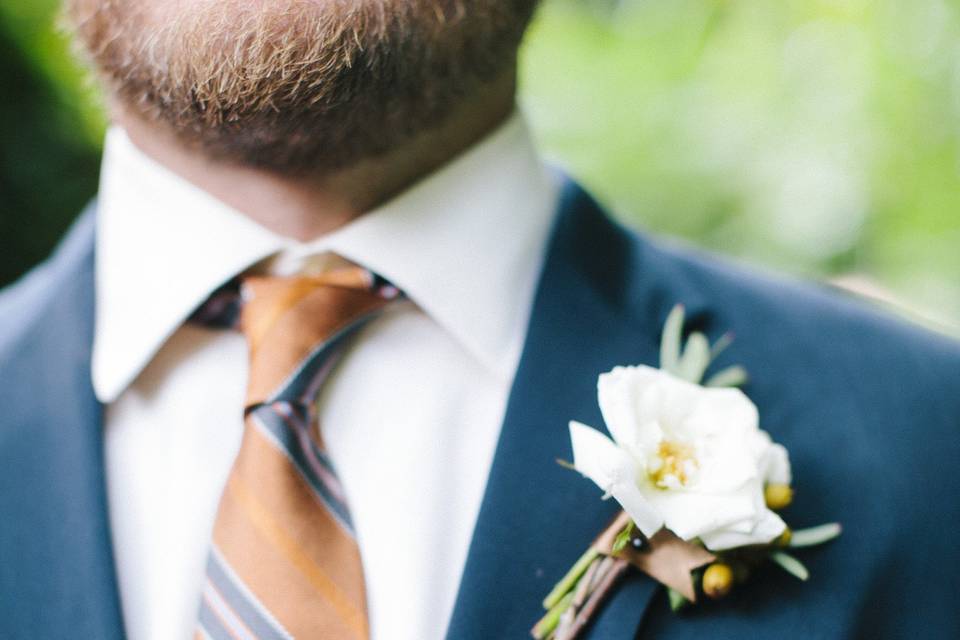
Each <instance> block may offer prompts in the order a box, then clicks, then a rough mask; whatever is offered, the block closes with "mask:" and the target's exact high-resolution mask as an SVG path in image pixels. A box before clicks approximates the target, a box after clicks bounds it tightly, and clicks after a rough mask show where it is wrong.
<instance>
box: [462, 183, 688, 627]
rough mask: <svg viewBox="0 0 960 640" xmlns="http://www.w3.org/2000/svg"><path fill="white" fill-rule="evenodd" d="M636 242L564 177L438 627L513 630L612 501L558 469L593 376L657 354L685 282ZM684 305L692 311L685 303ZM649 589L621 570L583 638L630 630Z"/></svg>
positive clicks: (533, 611)
mask: <svg viewBox="0 0 960 640" xmlns="http://www.w3.org/2000/svg"><path fill="white" fill-rule="evenodd" d="M645 253H646V247H645V245H643V244H642V243H640V242H639V241H637V239H636V238H635V237H634V236H632V235H630V234H628V233H626V232H624V231H623V230H622V229H621V228H619V227H617V226H616V225H615V224H613V223H612V222H610V221H609V220H608V219H607V218H606V217H605V215H604V214H603V213H602V212H601V211H600V209H599V208H598V207H597V205H596V204H595V203H594V202H592V201H591V200H590V199H589V197H588V196H586V194H584V193H583V192H582V191H581V190H580V189H579V188H578V187H576V186H575V185H573V184H568V185H567V187H566V188H565V190H564V194H563V196H562V199H561V206H560V212H559V215H558V219H557V223H556V227H555V229H554V231H553V237H552V239H551V242H550V247H549V249H548V253H547V259H546V263H545V266H544V271H543V274H542V276H541V282H540V284H539V287H538V292H537V295H536V299H535V302H534V307H533V313H532V317H531V323H530V327H529V330H528V335H527V341H526V345H525V348H524V354H523V356H522V358H521V362H520V365H519V368H518V371H517V375H516V378H515V381H514V385H513V389H512V391H511V395H510V400H509V403H508V407H507V413H506V416H505V420H504V424H503V429H502V432H501V436H500V441H499V444H498V448H497V452H496V455H495V458H494V462H493V466H492V469H491V474H490V478H489V481H488V485H487V489H486V494H485V497H484V500H483V504H482V507H481V510H480V515H479V518H478V521H477V525H476V529H475V532H474V538H473V542H472V545H471V549H470V553H469V555H468V560H467V563H466V567H465V569H464V575H463V579H462V582H461V586H460V592H459V595H458V599H457V603H456V606H455V609H454V614H453V617H452V619H451V623H450V627H449V630H448V634H447V637H448V638H451V639H458V640H459V639H463V638H520V637H525V636H526V635H527V634H528V631H529V629H530V627H531V626H532V625H533V623H534V622H536V620H537V618H538V617H539V616H540V615H541V613H542V608H541V604H540V603H541V600H542V598H543V597H544V596H545V595H546V594H547V592H548V591H549V589H550V588H551V587H552V586H553V584H554V583H555V582H556V581H557V580H559V579H560V577H561V576H562V575H563V574H564V572H565V571H566V570H567V569H568V568H569V566H570V565H571V564H572V563H573V562H574V561H575V560H576V559H577V558H578V557H579V555H580V554H581V553H582V552H583V550H584V549H585V548H586V546H587V545H588V544H589V543H590V542H591V541H592V539H593V538H594V537H595V536H596V534H597V533H599V531H600V529H601V528H602V527H603V526H604V525H605V524H607V522H608V521H609V519H610V518H611V517H613V515H614V514H615V512H616V511H617V505H616V504H615V503H614V502H613V501H606V502H605V501H602V500H601V499H600V497H601V495H600V491H599V490H598V489H597V487H596V486H594V485H593V484H592V483H591V482H589V481H587V480H585V479H583V478H581V477H580V476H579V475H577V474H576V473H573V472H571V471H568V470H566V469H563V468H562V467H560V466H559V465H558V464H557V463H556V462H555V461H556V459H557V458H561V459H566V460H569V459H570V458H571V451H570V446H569V437H568V435H567V423H568V421H569V420H571V419H576V420H580V421H583V422H585V423H587V424H591V425H594V426H597V427H602V426H603V422H602V419H601V416H600V411H599V407H598V406H597V398H596V380H597V375H598V374H600V373H601V372H603V371H607V370H609V369H611V368H612V367H613V366H615V365H618V364H631V363H647V364H653V365H655V364H656V363H657V359H658V344H659V333H660V323H661V322H662V320H663V318H664V317H665V316H666V313H667V312H668V311H669V308H670V306H672V304H674V302H677V301H683V302H687V303H688V308H689V307H690V306H691V305H692V306H694V307H697V306H698V305H699V301H698V300H697V299H696V296H695V295H694V294H693V293H692V292H690V291H688V292H686V295H685V299H684V297H681V298H680V299H679V300H678V299H674V298H671V297H670V296H671V295H673V294H674V293H676V295H679V296H684V292H682V291H678V292H669V295H668V293H667V292H665V291H664V290H663V289H662V287H659V285H658V284H657V283H658V282H659V280H660V279H659V278H656V277H655V276H654V274H652V273H651V274H649V275H647V274H644V271H645V270H647V271H652V270H653V269H654V268H655V266H656V265H653V264H651V263H650V260H649V259H648V258H647V257H646V256H645V255H644V254H645ZM693 313H694V315H696V314H698V313H699V311H698V310H697V309H696V308H695V309H693ZM654 591H655V585H654V584H653V582H652V581H651V580H649V579H647V578H646V577H644V576H632V577H631V578H630V580H629V581H628V582H627V584H625V585H623V588H621V589H620V590H619V591H618V592H617V594H616V595H615V596H614V597H613V598H612V599H611V601H610V602H609V603H608V605H607V606H606V607H605V609H604V612H603V614H602V615H601V616H600V618H599V619H598V620H597V622H596V624H595V625H594V628H593V632H594V635H593V637H597V638H600V637H603V638H608V637H609V638H620V637H623V638H626V637H633V635H634V634H635V632H636V629H637V625H638V623H639V621H640V619H641V616H642V614H643V611H644V609H645V607H646V605H647V603H648V602H649V600H650V598H651V597H652V595H653V593H654Z"/></svg>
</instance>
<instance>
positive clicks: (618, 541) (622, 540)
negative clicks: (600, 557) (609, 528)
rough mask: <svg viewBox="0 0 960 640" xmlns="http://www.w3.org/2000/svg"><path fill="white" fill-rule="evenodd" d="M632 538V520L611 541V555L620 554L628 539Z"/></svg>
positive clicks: (628, 541)
mask: <svg viewBox="0 0 960 640" xmlns="http://www.w3.org/2000/svg"><path fill="white" fill-rule="evenodd" d="M632 536H633V520H631V521H630V522H628V523H627V526H625V527H624V528H623V530H622V531H621V532H620V533H618V534H617V537H616V538H614V539H613V545H611V547H610V550H611V551H613V553H620V552H621V551H623V548H624V547H626V546H627V545H628V544H629V543H630V538H631V537H632Z"/></svg>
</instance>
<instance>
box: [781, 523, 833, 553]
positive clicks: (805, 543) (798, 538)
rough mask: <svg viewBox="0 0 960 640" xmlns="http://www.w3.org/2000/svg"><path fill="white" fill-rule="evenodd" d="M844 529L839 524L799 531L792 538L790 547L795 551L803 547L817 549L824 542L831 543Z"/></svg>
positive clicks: (823, 525)
mask: <svg viewBox="0 0 960 640" xmlns="http://www.w3.org/2000/svg"><path fill="white" fill-rule="evenodd" d="M841 531H843V527H841V526H840V523H839V522H831V523H829V524H822V525H820V526H819V527H810V528H809V529H799V530H797V531H794V532H793V533H792V534H791V536H790V546H791V547H792V548H795V549H799V548H802V547H815V546H817V545H818V544H823V543H824V542H830V541H831V540H833V539H834V538H836V537H837V536H839V535H840V532H841Z"/></svg>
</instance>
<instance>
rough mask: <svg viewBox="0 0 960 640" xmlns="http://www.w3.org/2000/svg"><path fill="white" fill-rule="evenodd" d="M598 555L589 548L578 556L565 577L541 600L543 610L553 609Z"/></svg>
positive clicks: (597, 552) (594, 550) (598, 553)
mask: <svg viewBox="0 0 960 640" xmlns="http://www.w3.org/2000/svg"><path fill="white" fill-rule="evenodd" d="M598 555H600V552H599V551H597V550H596V549H594V548H593V547H590V548H589V549H587V550H586V552H585V553H584V554H583V555H582V556H580V559H579V560H577V562H576V564H574V565H573V567H571V568H570V571H568V572H567V575H565V576H563V578H562V579H561V580H560V582H558V583H557V584H556V585H555V586H554V587H553V589H552V590H551V591H550V593H549V594H548V595H547V597H546V598H544V599H543V608H544V609H547V610H549V609H553V608H554V607H555V606H556V605H557V603H559V602H560V601H561V600H562V599H563V597H564V596H565V595H567V593H569V592H570V590H571V589H573V587H574V586H575V585H576V584H577V580H578V579H579V578H580V576H581V575H583V572H584V571H586V570H587V567H589V566H590V563H591V562H593V560H594V558H596V557H597V556H598Z"/></svg>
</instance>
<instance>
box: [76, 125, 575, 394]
mask: <svg viewBox="0 0 960 640" xmlns="http://www.w3.org/2000/svg"><path fill="white" fill-rule="evenodd" d="M557 198H558V184H557V181H556V179H555V178H554V176H553V175H551V174H550V172H549V171H548V170H547V169H546V168H545V167H544V165H543V164H542V162H541V161H540V159H539V157H538V155H537V153H536V151H535V149H534V146H533V143H532V140H531V136H530V133H529V130H528V128H527V125H526V122H525V120H524V118H523V116H522V115H520V114H519V113H517V114H515V115H513V116H512V117H511V118H510V119H509V120H507V121H506V122H505V123H504V124H503V125H501V126H500V127H499V128H498V129H497V130H496V131H494V132H493V133H491V134H490V135H489V136H488V137H487V138H485V139H484V140H482V141H481V142H480V143H479V144H477V145H475V146H474V147H472V148H470V149H469V150H468V151H467V152H465V153H463V154H462V155H460V156H459V157H457V158H455V159H454V160H453V161H451V162H450V163H448V164H446V165H445V166H443V167H442V168H440V169H439V170H437V171H436V172H434V173H433V174H431V175H429V176H428V177H426V178H424V179H423V180H421V181H420V182H418V183H417V184H415V185H414V186H412V187H411V188H409V189H408V190H406V191H405V192H403V193H402V194H400V195H399V196H397V197H395V198H394V199H392V200H391V201H389V202H387V203H386V204H384V205H382V206H380V207H378V208H376V209H374V210H372V211H370V212H368V213H367V214H365V215H363V216H361V217H360V218H357V219H356V220H354V221H353V222H351V223H349V224H347V225H345V226H343V227H341V228H340V229H338V230H336V231H334V232H332V233H330V234H327V235H325V236H323V237H321V238H318V239H317V240H314V241H311V242H306V243H298V242H296V241H293V240H291V239H288V238H284V237H282V236H279V235H277V234H274V233H272V232H270V231H269V230H267V229H265V228H263V227H261V226H259V225H258V224H256V223H254V222H253V221H251V220H250V219H249V218H247V217H245V216H243V215H242V214H240V213H238V212H236V211H234V210H233V209H231V208H230V207H228V206H227V205H225V204H223V203H221V202H220V201H218V200H216V199H214V198H213V197H211V196H210V195H208V194H207V193H205V192H204V191H202V190H200V189H199V188H197V187H195V186H194V185H192V184H191V183H189V182H187V181H186V180H184V179H182V178H181V177H179V176H177V175H176V174H174V173H172V172H170V171H169V170H167V169H165V168H164V167H163V166H161V165H159V164H158V163H156V162H154V161H153V160H151V159H150V158H148V157H147V156H146V155H144V154H143V153H142V152H140V151H139V150H138V149H137V148H136V147H135V146H134V145H133V143H132V142H131V141H130V140H129V138H128V137H127V136H126V134H125V133H124V132H123V131H122V130H120V129H116V128H114V129H111V130H110V131H109V132H108V134H107V139H106V143H105V148H104V160H103V170H102V179H101V186H100V199H99V200H100V204H99V212H98V221H97V225H98V229H97V266H96V277H97V312H96V332H95V337H94V348H93V362H92V367H93V384H94V389H95V391H96V393H97V397H98V398H99V399H100V400H101V401H102V402H112V401H113V400H115V399H116V398H117V397H118V396H119V395H120V394H121V393H122V392H123V391H124V389H126V388H127V387H128V386H129V385H130V384H131V383H132V382H133V380H134V379H136V377H137V375H139V373H140V371H141V370H142V369H143V368H144V367H145V366H146V365H147V363H148V362H149V361H150V360H151V359H152V358H153V357H154V355H155V354H156V352H157V351H158V350H159V349H160V348H161V346H162V345H163V343H164V342H165V341H166V340H167V338H168V337H169V336H170V335H171V334H172V333H173V332H174V331H176V329H177V328H178V327H179V326H180V325H181V324H182V323H183V321H184V320H185V319H186V318H187V317H188V316H189V314H190V313H191V312H192V311H193V310H194V309H195V308H196V307H197V305H199V304H200V303H202V302H203V301H204V300H205V299H206V297H207V296H208V295H209V294H210V293H211V292H212V291H213V290H214V289H215V288H216V287H218V286H219V285H221V284H222V283H223V282H225V281H227V280H228V279H230V278H231V277H233V276H235V275H236V274H238V273H240V272H241V271H244V270H245V269H247V268H248V267H250V266H251V265H253V264H255V263H257V262H259V261H261V260H263V259H265V258H267V257H270V256H278V258H277V260H278V263H279V264H286V265H290V264H296V263H298V262H303V261H304V260H309V259H310V258H311V257H312V256H317V255H322V254H323V253H326V252H334V253H337V254H339V255H342V256H344V257H346V258H349V259H351V260H353V261H355V262H357V263H359V264H362V265H364V266H366V267H368V268H370V269H372V270H373V271H375V272H377V273H378V274H380V275H382V276H383V277H385V278H387V279H388V280H390V281H391V282H393V283H394V284H395V285H397V286H398V287H400V288H401V289H402V290H403V291H404V292H405V293H406V294H407V295H408V296H409V298H410V299H411V300H412V301H413V302H415V303H416V304H417V305H418V306H419V307H420V308H421V309H422V310H423V311H424V312H425V313H427V314H428V315H429V316H430V317H431V318H433V319H434V321H436V322H437V323H438V324H439V325H440V326H441V327H443V328H444V329H445V330H446V331H448V332H449V333H450V334H451V335H452V336H453V337H454V338H455V339H456V340H457V341H459V342H460V344H461V345H462V346H463V347H464V348H465V349H466V350H467V351H468V352H469V353H470V354H471V355H472V356H473V357H475V358H476V359H477V360H478V361H479V362H480V363H481V364H483V365H484V366H485V367H487V368H488V369H489V370H490V371H491V372H493V373H494V375H497V376H498V377H500V378H502V379H504V380H509V379H510V378H511V377H512V375H513V372H514V370H515V368H516V364H517V361H518V360H519V355H520V351H521V348H522V344H523V339H524V334H525V328H526V323H527V319H528V315H529V311H530V306H531V302H532V297H533V290H534V287H535V284H536V280H537V277H538V275H539V270H540V265H541V263H542V255H543V251H544V250H545V246H546V238H547V235H548V230H549V226H550V222H551V220H552V217H553V212H554V210H555V208H556V202H557ZM224 238H229V239H230V241H229V242H224V240H223V239H224Z"/></svg>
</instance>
